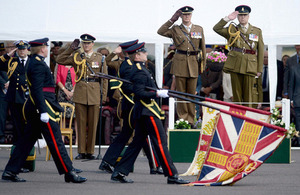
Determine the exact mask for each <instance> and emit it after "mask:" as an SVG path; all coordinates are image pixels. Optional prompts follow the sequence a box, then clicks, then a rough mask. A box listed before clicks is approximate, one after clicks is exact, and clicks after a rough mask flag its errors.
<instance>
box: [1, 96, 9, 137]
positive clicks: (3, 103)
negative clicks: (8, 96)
mask: <svg viewBox="0 0 300 195" xmlns="http://www.w3.org/2000/svg"><path fill="white" fill-rule="evenodd" d="M6 115H7V101H5V100H3V99H0V137H1V136H4V130H5V125H6Z"/></svg>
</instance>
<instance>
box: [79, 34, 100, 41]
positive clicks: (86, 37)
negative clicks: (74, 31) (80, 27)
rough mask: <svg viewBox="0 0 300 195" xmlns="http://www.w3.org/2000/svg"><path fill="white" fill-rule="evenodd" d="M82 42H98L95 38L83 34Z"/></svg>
mask: <svg viewBox="0 0 300 195" xmlns="http://www.w3.org/2000/svg"><path fill="white" fill-rule="evenodd" d="M80 38H81V40H82V42H94V41H95V40H96V38H95V37H93V36H92V35H89V34H83V35H81V36H80Z"/></svg>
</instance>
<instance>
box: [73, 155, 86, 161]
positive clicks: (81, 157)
mask: <svg viewBox="0 0 300 195" xmlns="http://www.w3.org/2000/svg"><path fill="white" fill-rule="evenodd" d="M75 159H76V160H81V159H85V154H83V153H79V154H78V155H77V156H76V157H75Z"/></svg>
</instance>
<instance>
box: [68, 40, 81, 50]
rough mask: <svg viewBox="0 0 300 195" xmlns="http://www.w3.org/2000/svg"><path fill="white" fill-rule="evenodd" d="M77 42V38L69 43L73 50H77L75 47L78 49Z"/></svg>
mask: <svg viewBox="0 0 300 195" xmlns="http://www.w3.org/2000/svg"><path fill="white" fill-rule="evenodd" d="M79 43H80V41H79V39H74V41H73V42H72V43H71V46H70V47H71V48H72V49H73V50H77V49H79V48H80V47H79Z"/></svg>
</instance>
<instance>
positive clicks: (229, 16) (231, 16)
mask: <svg viewBox="0 0 300 195" xmlns="http://www.w3.org/2000/svg"><path fill="white" fill-rule="evenodd" d="M238 14H239V12H238V11H235V12H232V13H231V14H229V15H228V18H229V19H230V20H234V19H236V16H237V15H238Z"/></svg>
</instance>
